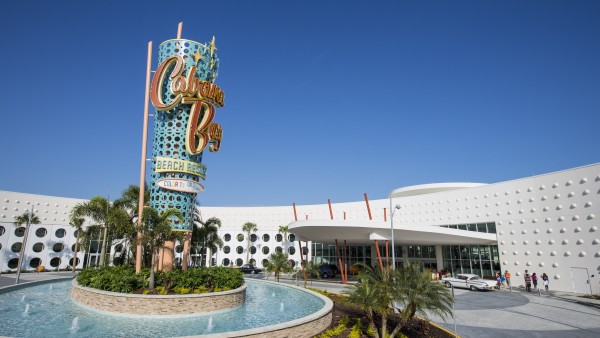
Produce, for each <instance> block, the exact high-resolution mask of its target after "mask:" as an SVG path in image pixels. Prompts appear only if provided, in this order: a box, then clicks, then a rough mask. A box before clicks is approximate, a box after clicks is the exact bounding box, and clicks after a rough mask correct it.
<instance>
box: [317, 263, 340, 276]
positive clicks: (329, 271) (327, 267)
mask: <svg viewBox="0 0 600 338" xmlns="http://www.w3.org/2000/svg"><path fill="white" fill-rule="evenodd" d="M319 271H320V273H321V278H333V277H335V275H337V274H338V272H339V270H338V268H337V266H335V265H333V264H323V265H321V266H320V267H319Z"/></svg>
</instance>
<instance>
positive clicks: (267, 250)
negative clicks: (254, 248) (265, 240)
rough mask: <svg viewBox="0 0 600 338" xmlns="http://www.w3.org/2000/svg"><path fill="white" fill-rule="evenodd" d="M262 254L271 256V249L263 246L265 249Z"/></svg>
mask: <svg viewBox="0 0 600 338" xmlns="http://www.w3.org/2000/svg"><path fill="white" fill-rule="evenodd" d="M262 252H263V254H265V255H267V254H269V247H268V246H263V248H262Z"/></svg>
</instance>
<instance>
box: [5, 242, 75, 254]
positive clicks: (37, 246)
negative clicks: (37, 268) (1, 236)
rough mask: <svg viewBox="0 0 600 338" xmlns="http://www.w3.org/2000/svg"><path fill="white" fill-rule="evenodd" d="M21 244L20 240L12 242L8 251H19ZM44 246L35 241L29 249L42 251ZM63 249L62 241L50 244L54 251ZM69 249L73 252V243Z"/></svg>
mask: <svg viewBox="0 0 600 338" xmlns="http://www.w3.org/2000/svg"><path fill="white" fill-rule="evenodd" d="M22 245H23V243H21V242H16V243H13V244H12V246H11V247H10V251H12V252H14V253H19V252H21V246H22ZM45 247H46V246H45V245H44V244H43V243H35V244H34V245H33V247H32V248H31V249H32V250H33V252H42V251H44V248H45ZM0 249H2V244H1V243H0ZM64 249H65V245H64V244H63V243H54V245H53V246H52V251H54V252H61V251H63V250H64ZM71 251H73V252H75V244H73V245H72V246H71Z"/></svg>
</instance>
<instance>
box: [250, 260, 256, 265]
mask: <svg viewBox="0 0 600 338" xmlns="http://www.w3.org/2000/svg"><path fill="white" fill-rule="evenodd" d="M250 264H252V265H254V266H256V259H254V258H251V259H250Z"/></svg>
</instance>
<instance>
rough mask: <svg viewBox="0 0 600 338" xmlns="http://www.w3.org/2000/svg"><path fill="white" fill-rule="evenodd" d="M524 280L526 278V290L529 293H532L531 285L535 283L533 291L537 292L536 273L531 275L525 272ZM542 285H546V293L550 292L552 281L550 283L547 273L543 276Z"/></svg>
mask: <svg viewBox="0 0 600 338" xmlns="http://www.w3.org/2000/svg"><path fill="white" fill-rule="evenodd" d="M524 278H525V289H526V290H527V292H531V283H533V289H534V290H537V287H538V276H537V275H536V273H535V272H534V273H532V274H531V275H530V274H529V271H527V270H525V276H524ZM542 283H543V284H544V288H545V289H546V291H548V284H550V281H549V279H548V275H546V273H543V274H542Z"/></svg>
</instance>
